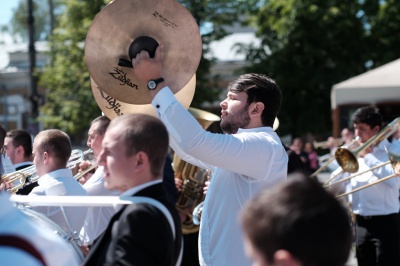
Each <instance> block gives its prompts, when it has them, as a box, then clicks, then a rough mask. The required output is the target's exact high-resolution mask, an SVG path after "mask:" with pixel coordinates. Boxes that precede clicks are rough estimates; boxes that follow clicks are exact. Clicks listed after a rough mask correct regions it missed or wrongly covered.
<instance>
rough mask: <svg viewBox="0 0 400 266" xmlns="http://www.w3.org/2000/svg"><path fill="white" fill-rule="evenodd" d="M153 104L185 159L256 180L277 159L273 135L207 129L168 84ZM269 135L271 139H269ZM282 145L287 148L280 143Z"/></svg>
mask: <svg viewBox="0 0 400 266" xmlns="http://www.w3.org/2000/svg"><path fill="white" fill-rule="evenodd" d="M152 105H153V106H154V107H155V108H156V110H157V113H158V115H159V117H160V119H161V120H162V121H163V122H164V124H165V126H166V127H167V129H168V133H169V135H170V139H172V140H171V142H170V145H171V147H172V148H173V149H174V150H176V152H177V153H178V155H179V156H180V157H181V158H182V159H183V160H185V161H188V162H190V163H192V164H195V165H197V166H200V165H208V169H210V167H209V165H214V166H218V167H220V168H223V169H226V170H229V171H232V172H235V173H239V174H242V175H246V176H251V177H252V178H257V179H258V178H265V176H266V175H267V174H268V171H269V170H270V169H271V167H268V166H269V164H272V162H274V156H275V154H276V153H275V152H274V150H275V149H276V146H275V147H274V146H273V145H271V143H275V144H276V140H275V139H272V137H271V136H270V135H268V134H266V133H262V132H261V133H260V132H249V133H247V134H232V135H228V134H215V133H211V132H208V131H206V130H204V129H203V128H202V127H201V125H200V124H199V123H198V122H197V121H196V119H195V118H194V117H193V116H192V115H191V114H190V113H189V112H188V111H187V110H186V109H185V108H184V107H183V106H182V105H181V104H180V103H179V102H178V101H177V100H176V99H175V97H174V95H173V93H172V92H171V90H170V89H169V88H168V87H165V88H163V89H162V90H161V91H159V92H158V93H157V95H156V96H155V98H154V99H153V101H152ZM271 132H272V133H273V131H272V129H271ZM273 134H275V133H273ZM269 137H270V138H271V139H270V140H271V141H266V138H269ZM279 142H280V140H279ZM279 146H281V149H282V150H284V148H283V146H282V145H281V143H279ZM285 154H286V153H285ZM188 155H190V156H188ZM194 158H196V159H197V162H196V160H195V159H194ZM249 162H251V163H249ZM254 165H259V166H260V167H254Z"/></svg>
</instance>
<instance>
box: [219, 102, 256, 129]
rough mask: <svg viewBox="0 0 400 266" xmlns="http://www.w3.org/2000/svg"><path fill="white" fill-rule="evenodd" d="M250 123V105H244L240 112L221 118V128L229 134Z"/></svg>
mask: <svg viewBox="0 0 400 266" xmlns="http://www.w3.org/2000/svg"><path fill="white" fill-rule="evenodd" d="M249 123H250V116H249V113H248V106H246V107H244V108H243V109H242V110H241V111H240V112H239V113H238V114H234V115H229V114H228V116H226V118H225V119H223V120H221V123H220V126H221V130H222V131H224V132H225V133H227V134H235V133H237V131H238V129H239V128H244V127H246V126H247V125H248V124H249Z"/></svg>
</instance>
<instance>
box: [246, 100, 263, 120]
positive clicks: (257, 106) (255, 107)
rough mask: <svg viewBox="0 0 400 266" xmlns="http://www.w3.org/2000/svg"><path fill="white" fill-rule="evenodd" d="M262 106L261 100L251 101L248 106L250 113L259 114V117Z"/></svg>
mask: <svg viewBox="0 0 400 266" xmlns="http://www.w3.org/2000/svg"><path fill="white" fill-rule="evenodd" d="M264 108H265V106H264V104H263V103H262V102H254V103H251V104H250V106H249V111H250V115H259V116H260V117H261V114H262V112H263V111H264Z"/></svg>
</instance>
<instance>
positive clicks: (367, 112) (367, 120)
mask: <svg viewBox="0 0 400 266" xmlns="http://www.w3.org/2000/svg"><path fill="white" fill-rule="evenodd" d="M351 120H352V122H353V123H354V124H358V123H364V124H367V125H369V126H370V128H371V129H372V128H374V127H375V126H379V129H381V128H382V120H383V119H382V114H381V113H380V112H379V109H378V108H376V107H373V106H365V107H361V108H358V109H357V110H356V111H355V112H354V114H353V116H352V117H351Z"/></svg>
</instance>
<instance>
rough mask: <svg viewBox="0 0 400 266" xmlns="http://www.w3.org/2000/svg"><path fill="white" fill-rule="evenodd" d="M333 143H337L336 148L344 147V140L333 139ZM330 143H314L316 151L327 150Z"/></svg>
mask: <svg viewBox="0 0 400 266" xmlns="http://www.w3.org/2000/svg"><path fill="white" fill-rule="evenodd" d="M332 141H333V142H335V143H336V146H340V145H343V143H344V141H343V139H342V138H337V139H333V140H332ZM328 142H330V140H325V141H318V142H317V141H315V140H314V141H313V147H314V149H320V148H321V149H326V148H328Z"/></svg>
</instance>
